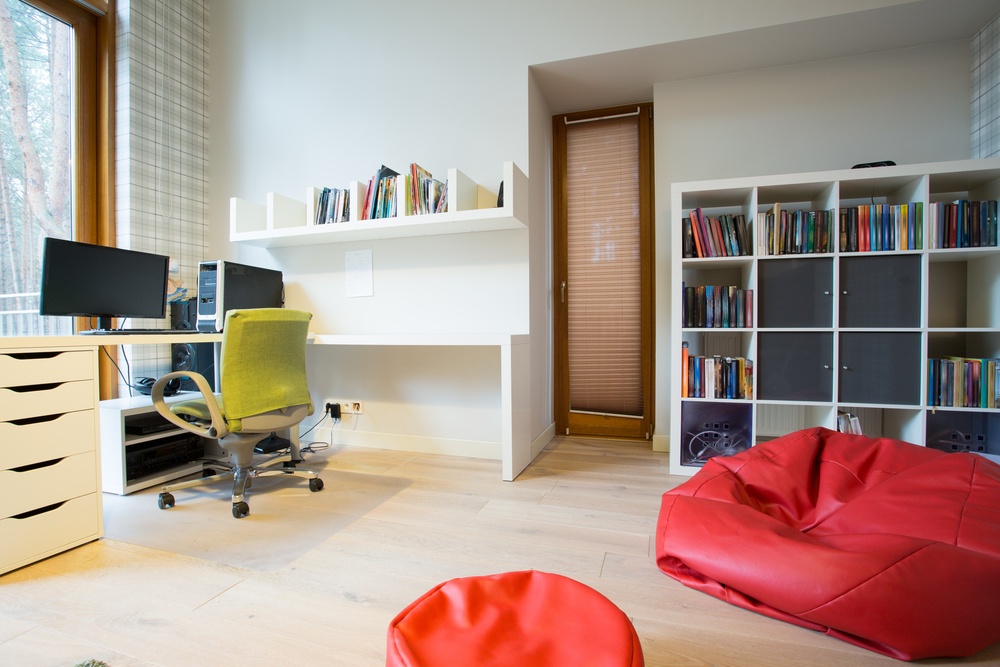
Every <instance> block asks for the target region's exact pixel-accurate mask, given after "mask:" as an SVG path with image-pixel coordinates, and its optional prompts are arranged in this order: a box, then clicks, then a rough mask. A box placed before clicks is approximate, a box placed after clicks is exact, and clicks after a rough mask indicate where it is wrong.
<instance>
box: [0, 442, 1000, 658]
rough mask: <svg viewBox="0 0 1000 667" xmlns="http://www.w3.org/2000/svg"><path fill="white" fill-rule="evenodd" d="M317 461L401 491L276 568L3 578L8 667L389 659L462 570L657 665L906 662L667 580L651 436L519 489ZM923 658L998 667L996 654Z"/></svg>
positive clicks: (136, 552)
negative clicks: (546, 603) (594, 625)
mask: <svg viewBox="0 0 1000 667" xmlns="http://www.w3.org/2000/svg"><path fill="white" fill-rule="evenodd" d="M308 463H309V464H310V465H312V466H313V467H316V466H322V465H324V464H325V465H326V466H327V467H328V468H330V469H333V470H341V471H354V472H363V473H365V474H367V475H386V476H390V477H393V478H399V479H405V481H406V484H405V485H400V489H401V490H400V491H399V492H398V493H395V494H394V495H392V496H391V497H389V498H387V499H385V500H384V501H382V502H380V503H379V504H378V505H377V506H375V507H374V508H373V509H371V508H369V509H368V510H367V511H366V512H364V513H363V514H361V515H359V516H353V517H350V521H344V522H342V527H340V528H339V529H338V530H336V531H335V532H333V533H332V534H331V535H330V536H329V537H328V538H326V539H325V540H324V541H322V543H320V544H318V546H312V547H311V548H310V549H309V550H308V551H307V552H306V553H305V554H304V555H301V556H299V557H297V558H295V559H294V560H292V561H291V562H290V563H289V564H284V565H282V566H281V567H278V568H276V569H269V570H263V569H248V568H240V567H236V566H234V565H232V564H226V563H218V562H213V561H210V560H203V559H198V558H193V557H190V556H182V555H180V554H179V553H175V552H171V551H164V550H154V549H150V548H146V547H141V546H137V545H135V544H130V543H129V541H128V540H127V539H118V540H110V539H103V540H100V541H98V542H94V543H91V544H89V545H85V546H82V547H79V548H77V549H73V550H71V551H69V552H66V553H64V554H61V555H58V556H55V557H52V558H49V559H47V560H45V561H42V562H40V563H36V564H34V565H31V566H29V567H25V568H22V569H20V570H17V571H15V572H11V573H8V574H6V575H4V576H2V577H0V665H17V666H19V667H21V666H28V665H39V666H42V665H44V666H47V667H48V666H56V665H66V666H70V665H74V664H76V663H78V662H81V661H84V660H87V659H98V660H103V661H105V662H107V663H108V664H110V665H113V666H114V667H126V666H139V665H143V666H145V665H176V666H178V667H191V666H192V665H212V666H225V665H245V666H250V667H252V666H255V665H268V666H275V665H343V666H354V665H359V666H360V665H383V664H384V660H385V634H386V627H387V625H388V623H389V621H390V620H391V619H392V618H393V616H395V615H396V613H397V612H398V611H399V610H400V609H402V608H403V607H404V606H406V604H408V603H409V602H410V601H412V600H413V599H414V598H416V597H417V596H419V595H420V594H422V593H424V592H425V591H426V590H427V589H429V588H430V587H432V586H433V585H435V584H437V583H439V582H441V581H443V580H446V579H450V578H452V577H459V576H469V575H475V574H488V573H494V572H503V571H510V570H521V569H537V570H544V571H549V572H558V573H561V574H564V575H567V576H570V577H572V578H574V579H577V580H579V581H581V582H583V583H585V584H588V585H590V586H592V587H594V588H595V589H597V590H599V591H601V592H602V593H604V594H605V595H606V596H607V597H609V598H610V599H611V600H612V601H614V602H615V603H616V604H617V605H618V606H619V607H621V608H622V609H623V610H624V611H625V613H627V614H628V615H629V616H630V617H631V618H632V620H633V623H634V625H635V627H636V630H637V631H638V634H639V638H640V640H641V642H642V648H643V651H644V653H645V658H646V665H647V666H650V667H655V666H660V665H663V666H666V665H678V666H680V665H683V666H684V667H697V666H705V665H718V666H726V665H732V666H737V665H738V666H740V667H748V666H749V667H782V666H784V665H788V666H795V667H801V666H803V665H824V666H831V667H839V666H843V667H858V666H861V667H864V666H868V665H871V666H877V665H890V664H903V663H898V662H897V661H895V660H892V659H889V658H885V657H882V656H879V655H875V654H872V653H869V652H867V651H864V650H862V649H859V648H855V647H853V646H850V645H847V644H845V643H843V642H840V641H837V640H834V639H831V638H829V637H826V636H824V635H821V634H819V633H815V632H812V631H808V630H804V629H801V628H798V627H794V626H791V625H788V624H786V623H782V622H779V621H775V620H771V619H768V618H765V617H762V616H759V615H756V614H753V613H751V612H747V611H744V610H741V609H738V608H736V607H732V606H730V605H727V604H725V603H723V602H720V601H718V600H716V599H714V598H711V597H709V596H707V595H704V594H701V593H698V592H695V591H692V590H690V589H687V588H685V587H683V586H681V585H680V584H678V583H676V582H674V581H673V580H671V579H669V578H668V577H667V576H665V575H663V574H662V573H660V572H659V571H658V570H657V569H656V566H655V563H654V560H653V532H654V529H655V523H656V516H657V512H658V509H659V499H660V496H661V494H662V493H663V492H664V491H665V490H667V489H669V488H671V487H672V486H675V485H676V484H679V483H680V482H682V481H683V478H676V477H670V476H669V475H668V474H667V470H668V465H667V458H666V455H663V454H658V453H655V452H651V451H650V450H649V445H648V444H646V443H633V442H623V441H609V440H584V439H573V438H557V439H556V440H554V441H553V442H552V443H551V444H550V445H549V447H548V448H547V449H546V451H545V452H543V453H542V454H541V455H540V456H539V457H538V458H537V459H536V460H535V462H534V463H533V464H532V465H531V466H530V467H529V468H528V469H527V470H526V471H525V472H524V473H522V474H521V475H520V476H519V477H518V478H517V480H516V481H515V482H501V481H500V465H499V463H498V462H495V461H483V460H476V459H465V458H456V457H445V456H432V455H423V454H412V453H403V452H392V451H383V450H373V449H360V448H336V447H335V448H332V449H328V450H326V451H324V452H320V453H318V454H316V455H313V456H312V457H311V458H310V459H309V460H308ZM251 493H252V492H251ZM322 493H324V494H327V493H329V494H336V493H337V488H335V486H334V485H332V484H328V485H327V487H326V489H325V490H324V491H322ZM130 498H131V496H130ZM147 499H148V498H147ZM251 500H252V495H251ZM307 501H308V496H303V497H302V503H303V504H305V503H306V502H307ZM144 502H145V501H144ZM179 502H183V500H180V499H179ZM220 504H221V503H220ZM251 506H252V502H251ZM304 509H305V508H304ZM149 511H151V512H158V511H159V510H156V509H154V508H150V510H149ZM171 511H173V510H171ZM228 511H229V510H228V507H226V506H225V505H224V504H223V505H222V506H220V507H219V512H224V513H228ZM231 520H232V521H236V519H231ZM253 520H254V515H253V514H251V515H250V516H249V517H247V518H245V519H242V520H241V521H253ZM317 520H322V517H321V516H319V517H317ZM176 539H177V542H178V543H180V542H183V541H184V536H183V535H177V536H176ZM252 546H253V545H248V548H252ZM987 594H996V591H993V592H989V593H987ZM930 664H935V665H938V664H941V665H944V664H977V665H983V664H1000V645H996V646H993V647H992V648H990V649H987V650H986V651H984V652H983V653H982V654H980V655H979V656H977V657H976V658H973V659H970V660H968V661H931V663H930ZM456 667H472V666H463V665H456ZM567 667H569V666H567Z"/></svg>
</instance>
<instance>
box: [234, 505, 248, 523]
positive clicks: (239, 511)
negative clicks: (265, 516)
mask: <svg viewBox="0 0 1000 667" xmlns="http://www.w3.org/2000/svg"><path fill="white" fill-rule="evenodd" d="M247 514H250V506H249V505H247V504H246V503H245V502H242V501H241V502H238V503H233V518H236V519H242V518H243V517H245V516H246V515H247Z"/></svg>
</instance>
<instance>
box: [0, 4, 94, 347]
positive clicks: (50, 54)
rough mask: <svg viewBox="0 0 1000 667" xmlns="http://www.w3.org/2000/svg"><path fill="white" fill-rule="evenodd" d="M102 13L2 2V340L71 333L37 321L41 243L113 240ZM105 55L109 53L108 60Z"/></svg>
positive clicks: (68, 327)
mask: <svg viewBox="0 0 1000 667" xmlns="http://www.w3.org/2000/svg"><path fill="white" fill-rule="evenodd" d="M90 4H91V5H101V9H102V10H103V14H99V13H95V12H94V11H93V10H91V9H89V8H84V7H83V6H82V5H79V4H77V3H75V2H71V1H70V0H28V1H25V0H2V1H0V55H2V58H0V100H2V103H0V109H2V111H0V224H2V228H0V335H4V336H10V335H40V334H68V333H72V323H71V322H70V321H69V320H68V319H66V318H43V317H40V316H38V314H37V313H38V286H39V276H40V270H41V247H42V239H43V238H45V237H46V236H57V237H60V238H74V239H77V240H80V241H87V242H91V243H97V242H102V241H105V242H106V240H107V239H109V238H112V237H113V216H112V215H111V208H110V203H111V201H112V197H111V192H112V187H113V186H112V184H111V179H110V178H109V174H110V167H109V165H110V164H111V149H110V139H109V137H110V132H109V131H108V128H109V127H110V109H111V108H112V107H111V105H110V104H109V102H108V100H109V99H110V97H109V92H108V91H109V90H110V88H111V85H110V75H111V69H110V64H109V61H108V58H109V57H110V53H111V51H112V49H111V48H110V45H111V35H112V34H113V31H112V29H111V28H110V27H109V26H110V25H111V18H110V17H109V15H108V10H109V7H108V4H109V3H100V2H94V3H90ZM101 54H105V55H103V56H102V55H101Z"/></svg>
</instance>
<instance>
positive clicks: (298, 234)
mask: <svg viewBox="0 0 1000 667" xmlns="http://www.w3.org/2000/svg"><path fill="white" fill-rule="evenodd" d="M502 179H503V187H504V205H503V206H501V207H498V206H497V205H496V204H497V193H496V192H493V191H491V190H489V189H487V188H485V187H483V186H481V185H478V184H477V183H476V182H475V181H473V180H472V179H470V178H469V177H468V176H466V175H465V174H463V173H462V172H461V171H459V170H457V169H449V170H448V211H447V212H445V213H429V214H424V215H400V216H397V217H393V218H378V219H372V220H362V219H361V216H360V213H359V208H360V205H361V203H362V202H363V201H364V198H365V190H366V187H367V184H365V183H359V182H357V181H354V182H352V183H351V185H350V187H349V190H350V193H351V195H350V200H351V202H350V219H349V220H348V221H347V222H338V223H331V224H323V225H317V224H315V222H314V219H315V215H314V212H315V197H316V190H317V188H315V187H309V188H307V189H306V198H305V200H304V201H299V200H295V199H292V198H290V197H286V196H283V195H280V194H278V193H274V192H271V193H268V195H267V203H266V205H265V204H258V203H254V202H251V201H248V200H246V199H240V198H238V197H233V198H231V199H230V202H229V221H230V234H229V239H230V241H233V242H236V243H245V244H249V245H256V246H263V247H283V246H299V245H314V244H317V243H321V244H322V243H344V242H348V241H367V240H371V239H388V238H405V237H411V236H429V235H434V234H463V233H468V232H484V231H497V230H504V229H523V228H525V227H526V226H527V222H526V221H527V220H528V215H527V212H528V179H527V177H526V176H525V175H524V172H522V171H521V170H520V169H519V168H518V167H517V165H515V164H514V163H513V162H505V163H504V164H503V175H502Z"/></svg>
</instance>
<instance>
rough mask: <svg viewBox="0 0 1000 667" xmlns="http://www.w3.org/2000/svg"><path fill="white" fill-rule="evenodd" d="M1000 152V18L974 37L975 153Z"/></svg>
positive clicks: (982, 154) (973, 123)
mask: <svg viewBox="0 0 1000 667" xmlns="http://www.w3.org/2000/svg"><path fill="white" fill-rule="evenodd" d="M997 155H1000V17H997V18H995V19H993V21H992V22H991V23H990V24H989V25H987V26H986V27H984V28H983V29H982V30H981V31H980V32H979V34H978V35H976V36H975V37H973V38H972V155H971V156H970V157H973V158H984V157H996V156H997Z"/></svg>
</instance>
